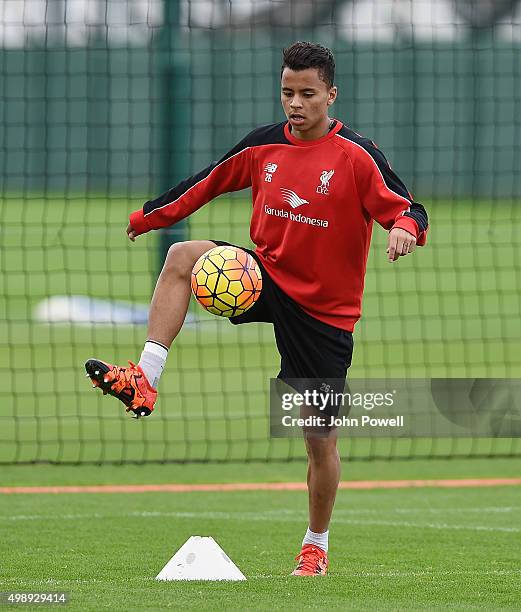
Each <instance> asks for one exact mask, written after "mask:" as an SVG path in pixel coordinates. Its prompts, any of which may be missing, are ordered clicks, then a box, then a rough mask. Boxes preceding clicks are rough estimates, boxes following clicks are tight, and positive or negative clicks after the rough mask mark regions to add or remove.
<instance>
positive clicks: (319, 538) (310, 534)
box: [302, 527, 329, 552]
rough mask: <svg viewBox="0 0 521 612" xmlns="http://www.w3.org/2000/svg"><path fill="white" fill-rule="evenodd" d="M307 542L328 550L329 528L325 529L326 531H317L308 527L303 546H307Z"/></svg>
mask: <svg viewBox="0 0 521 612" xmlns="http://www.w3.org/2000/svg"><path fill="white" fill-rule="evenodd" d="M306 544H313V545H314V546H318V548H321V549H322V550H324V551H325V552H327V548H328V546H329V529H328V530H327V531H324V533H315V532H314V531H311V530H310V528H309V527H308V530H307V531H306V535H305V536H304V539H303V540H302V546H305V545H306Z"/></svg>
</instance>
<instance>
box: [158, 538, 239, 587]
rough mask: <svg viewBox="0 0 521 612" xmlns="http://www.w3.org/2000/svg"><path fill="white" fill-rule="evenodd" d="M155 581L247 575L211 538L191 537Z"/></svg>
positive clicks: (231, 577)
mask: <svg viewBox="0 0 521 612" xmlns="http://www.w3.org/2000/svg"><path fill="white" fill-rule="evenodd" d="M156 580H246V576H245V575H244V574H243V573H242V572H241V570H240V569H239V568H238V567H237V566H236V565H235V563H234V562H233V561H232V560H231V559H230V558H229V557H228V555H227V554H226V553H225V552H224V550H223V549H222V548H221V547H220V546H219V544H217V542H216V541H215V540H214V539H213V538H206V537H203V536H192V537H190V538H188V540H187V541H186V542H185V543H184V544H183V545H182V546H181V548H180V549H179V550H178V551H177V552H176V554H175V555H174V556H173V557H172V558H171V559H170V561H169V562H168V563H167V564H166V565H165V567H164V568H163V569H162V570H161V571H160V572H159V574H158V575H157V576H156Z"/></svg>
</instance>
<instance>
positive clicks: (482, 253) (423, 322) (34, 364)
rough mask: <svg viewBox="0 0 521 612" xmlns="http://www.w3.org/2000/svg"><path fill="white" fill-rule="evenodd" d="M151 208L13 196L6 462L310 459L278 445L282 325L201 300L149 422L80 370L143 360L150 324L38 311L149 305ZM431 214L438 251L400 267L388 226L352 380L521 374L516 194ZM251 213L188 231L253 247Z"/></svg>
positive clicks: (9, 207) (8, 209)
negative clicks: (63, 297)
mask: <svg viewBox="0 0 521 612" xmlns="http://www.w3.org/2000/svg"><path fill="white" fill-rule="evenodd" d="M141 201H142V200H136V201H133V202H129V201H128V200H126V199H124V198H117V197H112V198H107V197H91V198H86V197H85V196H78V197H76V196H71V197H70V198H69V199H67V200H65V199H63V198H61V199H60V198H58V197H56V198H52V197H50V196H47V197H46V198H44V197H42V196H41V195H37V194H35V195H27V196H26V197H25V198H24V199H20V197H13V198H8V197H5V198H4V199H3V200H1V201H0V221H1V224H2V228H3V229H2V234H1V237H0V272H1V276H2V290H1V291H0V337H2V339H3V343H4V348H3V350H2V351H1V352H0V401H1V402H2V411H1V414H0V424H1V427H0V461H11V460H17V461H24V460H26V461H30V460H33V459H40V460H54V461H84V460H85V461H88V460H92V461H105V460H107V461H109V460H114V461H119V460H126V459H129V458H130V459H136V460H138V461H140V460H146V459H155V460H163V459H214V458H215V459H233V458H236V459H243V458H264V457H266V456H267V455H268V456H270V457H277V456H278V457H289V456H294V455H295V454H297V455H301V451H302V449H301V448H300V445H298V446H295V445H293V443H289V444H288V443H287V442H286V441H272V442H270V443H267V442H266V427H267V425H266V409H265V405H266V396H265V390H266V388H267V381H268V378H269V377H270V376H273V375H275V374H276V373H277V371H278V370H277V366H278V356H277V353H276V349H275V344H274V339H273V334H272V331H271V328H270V326H267V325H246V326H241V327H239V328H235V327H232V326H231V325H230V324H229V323H228V322H226V321H221V320H218V319H217V318H215V317H212V316H211V315H208V314H206V313H204V312H203V311H202V309H200V308H199V307H198V306H197V305H196V304H192V314H194V315H196V316H198V317H199V319H200V321H201V324H200V325H188V326H186V327H185V328H184V329H183V331H182V333H181V335H180V336H179V338H178V340H177V341H176V343H175V345H174V349H173V350H172V351H171V354H170V357H169V361H168V371H167V372H166V374H165V375H164V376H163V379H162V381H161V387H160V391H161V399H160V401H159V411H158V412H157V413H156V414H154V417H153V418H152V419H148V420H147V421H146V422H142V423H139V424H136V423H135V422H130V420H125V419H124V417H123V416H122V414H121V411H120V407H119V406H117V405H116V404H114V403H111V402H110V400H109V401H108V402H107V401H105V402H104V401H102V398H101V397H100V395H101V394H99V395H96V394H95V393H94V391H93V390H92V389H91V388H90V387H89V384H88V381H86V379H84V378H83V362H84V361H85V359H87V358H89V357H91V356H97V357H100V358H102V359H106V360H109V361H114V362H116V363H119V362H120V363H125V362H126V360H127V359H136V358H137V357H138V355H139V352H140V350H141V347H142V343H143V340H144V337H145V333H146V331H145V328H144V327H143V326H134V327H125V326H107V325H98V326H94V327H93V326H78V325H46V324H42V323H38V322H36V321H34V319H33V311H34V307H35V305H36V304H37V303H38V302H39V301H40V300H42V299H44V298H46V297H48V296H51V295H60V294H79V295H89V296H92V297H100V298H112V299H122V300H129V301H133V302H139V303H143V304H147V303H148V302H149V300H150V296H151V292H152V289H153V284H154V281H155V278H156V275H157V267H158V255H157V235H155V234H154V233H151V234H150V235H147V236H143V237H140V238H139V239H138V241H137V242H136V243H135V244H131V243H130V242H129V241H128V240H127V239H126V236H125V232H124V229H125V227H126V219H127V215H128V212H129V211H130V210H133V209H134V208H137V207H138V206H139V205H140V204H141ZM426 206H427V208H428V211H429V214H430V219H431V225H432V229H431V233H430V236H429V243H428V246H427V247H426V248H424V249H418V251H417V253H415V254H414V255H413V256H410V257H407V258H403V259H401V260H399V261H398V262H396V263H395V264H393V265H390V264H388V263H387V262H386V257H385V232H384V231H382V230H381V228H379V227H377V226H375V231H374V239H373V245H372V248H371V253H370V257H369V262H368V271H367V277H366V290H365V297H364V316H363V318H362V320H361V321H360V323H359V324H358V326H357V328H356V333H355V352H354V358H353V366H352V368H351V370H350V375H351V376H353V377H384V376H390V377H424V376H425V377H430V376H441V377H443V376H450V377H458V376H462V377H469V376H476V377H479V376H488V377H503V376H516V375H517V373H518V372H519V367H520V365H521V357H520V352H519V350H518V346H519V340H520V327H519V320H518V319H519V312H520V310H521V304H520V293H519V289H518V288H519V274H520V268H519V261H521V241H520V236H521V208H520V207H519V206H518V205H517V203H516V202H513V201H506V200H505V201H495V202H489V201H483V202H470V201H453V202H449V201H436V202H431V203H430V202H427V203H426ZM250 207H251V204H250V202H248V201H247V200H246V199H241V198H235V199H229V198H221V199H220V200H218V201H216V202H213V203H211V204H209V205H208V206H206V207H203V208H202V209H201V210H200V211H198V212H197V213H196V214H195V215H193V217H192V218H191V219H190V237H191V238H220V239H224V240H229V241H231V242H234V243H237V244H242V245H248V244H249V238H248V220H249V215H250ZM107 271H109V273H107ZM339 282H342V279H339ZM245 390H247V393H245ZM79 441H80V442H79ZM456 447H457V448H456ZM516 448H517V449H518V448H519V447H518V446H517V441H496V442H495V443H494V444H493V445H491V444H490V441H486V442H484V443H483V444H482V445H481V443H479V444H478V443H476V442H475V441H466V442H465V441H456V442H454V441H448V442H446V443H444V442H440V441H435V442H434V443H433V442H432V441H426V442H425V443H423V442H421V441H416V442H414V443H411V442H403V443H402V442H400V443H398V444H397V443H395V442H394V443H393V442H391V443H389V442H385V441H379V442H378V444H369V445H368V444H365V443H364V442H363V441H360V440H356V441H354V442H353V444H352V445H351V447H350V450H351V453H353V454H358V455H360V456H366V455H367V453H372V454H376V455H381V456H386V455H397V454H398V455H399V454H401V455H405V456H411V455H416V454H439V455H442V456H443V455H446V454H451V453H452V454H455V453H456V451H457V450H458V449H459V450H460V452H461V454H466V453H467V452H491V453H492V454H494V453H505V454H508V453H511V452H512V451H513V449H516Z"/></svg>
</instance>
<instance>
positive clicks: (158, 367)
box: [138, 340, 168, 389]
mask: <svg viewBox="0 0 521 612" xmlns="http://www.w3.org/2000/svg"><path fill="white" fill-rule="evenodd" d="M167 356H168V349H167V348H166V346H163V345H162V344H159V342H154V341H153V340H147V341H146V342H145V347H144V348H143V352H142V353H141V357H140V358H139V363H138V365H139V367H140V368H141V369H142V370H143V372H144V374H145V376H146V378H147V380H148V382H149V383H150V384H151V385H152V387H154V389H157V384H158V382H159V378H160V377H161V374H162V372H163V368H164V367H165V363H166V358H167Z"/></svg>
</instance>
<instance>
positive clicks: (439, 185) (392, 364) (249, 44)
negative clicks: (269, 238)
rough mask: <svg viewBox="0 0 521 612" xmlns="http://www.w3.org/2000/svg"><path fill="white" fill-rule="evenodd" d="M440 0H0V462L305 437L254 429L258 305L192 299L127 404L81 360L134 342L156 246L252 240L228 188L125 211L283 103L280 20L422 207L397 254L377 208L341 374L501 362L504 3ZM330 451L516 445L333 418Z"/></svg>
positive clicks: (519, 87) (244, 203) (509, 343)
mask: <svg viewBox="0 0 521 612" xmlns="http://www.w3.org/2000/svg"><path fill="white" fill-rule="evenodd" d="M445 4H446V6H445V9H444V10H443V11H442V10H441V8H440V6H439V3H435V2H428V1H422V0H417V1H413V2H410V3H403V2H393V1H391V0H389V1H388V2H372V1H366V0H364V1H360V2H327V1H325V0H324V1H321V2H314V3H306V2H302V3H300V2H293V1H287V2H272V1H269V0H266V1H265V2H261V3H254V2H238V1H237V2H234V1H232V2H226V3H224V2H220V1H218V0H207V1H204V2H203V1H202V0H193V1H191V2H179V3H178V2H171V3H166V4H164V5H163V3H161V2H159V1H154V0H148V1H147V0H142V1H134V2H132V1H130V0H129V1H122V0H121V1H120V0H112V1H108V0H98V2H86V1H85V2H80V1H77V2H71V1H69V2H67V1H64V2H52V3H51V2H44V1H43V0H42V1H41V2H36V1H35V2H29V0H26V1H25V2H24V1H23V0H19V1H17V2H6V3H4V4H3V6H2V8H1V9H0V20H1V23H0V47H1V48H0V70H1V78H0V100H1V104H0V113H1V121H0V133H1V136H0V167H1V177H2V178H1V194H0V198H1V199H0V228H1V229H0V278H1V281H0V282H1V285H0V319H1V320H0V338H1V342H2V350H1V353H0V462H2V463H12V462H33V461H52V462H72V463H75V462H109V461H110V462H127V461H136V462H146V461H231V460H236V461H252V460H289V459H295V458H303V457H304V447H303V444H302V442H301V441H299V440H274V439H270V438H269V434H268V421H267V413H268V399H267V398H268V395H267V392H268V382H269V378H270V377H271V376H274V375H276V373H277V371H278V354H277V352H276V348H275V344H274V338H273V331H272V329H271V327H270V326H268V325H262V324H252V325H247V326H242V327H239V328H236V327H234V326H231V325H230V324H229V323H228V322H227V321H222V320H219V319H217V318H215V317H212V316H210V315H207V314H206V313H204V312H203V311H202V310H201V309H200V308H199V307H197V306H196V305H195V304H193V305H192V306H191V309H190V311H189V315H188V318H187V322H186V325H185V327H184V329H183V331H182V333H181V335H180V336H179V337H178V339H177V340H176V342H175V344H174V348H173V349H172V351H171V353H170V356H169V360H168V364H167V368H168V371H167V372H166V373H165V375H164V376H163V378H162V381H161V387H160V392H161V393H160V401H159V409H158V410H157V412H155V413H154V415H153V416H152V417H151V418H149V419H142V420H140V421H134V420H130V419H128V418H126V417H125V415H124V414H123V410H122V409H121V406H119V405H117V402H114V401H110V400H108V399H106V398H105V401H104V400H102V398H101V397H99V396H98V395H97V394H95V393H94V392H93V391H92V389H91V388H90V385H89V384H88V381H86V379H85V378H83V362H84V361H85V359H87V358H89V357H91V356H96V357H100V358H102V359H106V360H108V361H110V362H113V363H122V364H124V363H125V362H126V360H127V359H132V360H135V359H136V358H137V357H138V355H139V352H140V351H141V347H142V343H143V341H144V339H145V337H146V325H145V323H146V315H147V305H148V302H149V300H150V297H151V293H152V290H153V286H154V283H155V279H156V276H157V273H158V270H159V266H160V263H161V258H162V256H163V252H164V247H165V244H168V243H169V242H171V241H172V240H180V239H203V238H216V239H220V240H227V241H230V242H233V243H235V244H242V245H244V246H250V241H249V231H248V228H249V215H250V206H251V205H250V201H249V197H250V196H249V193H247V192H244V193H239V194H235V195H234V196H233V197H232V196H223V197H221V198H219V199H218V200H216V201H214V202H212V203H210V204H208V205H207V206H205V207H203V208H202V209H201V210H200V211H199V212H197V213H196V214H195V215H194V216H193V217H191V218H190V219H189V220H188V222H187V223H186V224H184V225H182V226H181V227H176V228H173V232H171V233H170V234H165V235H163V236H160V235H158V234H157V233H151V234H148V235H147V236H145V237H142V238H141V239H139V240H138V241H137V242H136V243H135V244H130V243H128V241H127V239H126V236H125V227H126V223H127V218H128V213H129V212H131V211H132V210H134V209H136V208H138V207H140V206H141V205H142V203H143V201H145V200H146V199H148V198H150V197H151V196H154V195H157V194H158V193H160V192H161V191H163V190H164V189H166V188H167V187H169V186H172V185H173V184H175V183H176V182H177V181H178V180H180V179H181V178H183V177H184V176H186V175H188V174H191V173H193V172H195V171H197V170H199V169H201V168H202V167H205V166H206V165H208V163H209V162H210V161H211V160H213V159H217V158H218V157H220V156H221V155H222V154H223V153H224V152H226V151H227V150H228V149H229V148H231V146H233V144H235V143H236V142H237V141H238V140H239V139H240V138H242V137H243V136H244V135H245V134H246V133H247V132H248V131H250V130H251V129H253V128H254V127H255V126H257V125H261V124H265V123H271V122H276V121H282V120H283V119H284V116H283V113H282V109H281V107H280V101H279V98H280V94H279V89H280V83H279V70H280V62H281V50H282V48H283V47H285V46H288V45H289V44H290V43H291V42H293V41H294V40H298V39H300V40H312V41H315V42H320V43H322V44H325V45H327V46H329V47H331V48H332V50H333V51H334V53H335V58H336V63H337V76H336V81H337V85H338V88H339V97H338V101H337V102H336V103H335V106H334V112H333V115H334V116H335V117H337V118H338V119H341V120H342V121H344V122H345V123H347V124H348V125H349V126H351V127H353V128H354V129H355V130H357V131H358V132H361V133H362V134H364V135H366V136H368V137H370V138H371V139H373V140H374V141H376V142H377V143H378V144H379V146H380V147H381V148H382V149H383V151H384V152H385V153H386V155H387V157H388V158H389V160H390V161H391V164H392V166H393V168H394V169H395V170H396V171H397V172H398V174H399V175H400V176H401V177H402V178H403V179H404V180H405V182H406V183H407V185H408V186H409V188H410V189H411V190H412V192H413V193H414V195H415V197H416V199H417V200H418V201H420V202H422V203H424V204H425V206H426V208H427V209H428V211H429V215H430V220H431V226H432V231H431V234H430V241H429V245H428V247H427V248H425V249H423V250H422V251H421V252H418V253H417V254H416V256H414V257H411V258H405V259H404V260H402V261H400V262H399V265H397V266H388V265H387V264H386V261H385V240H386V235H385V232H384V231H383V230H381V229H379V228H377V229H376V230H375V235H374V238H373V245H372V248H371V253H370V257H369V262H368V270H367V277H366V289H365V296H364V316H363V318H362V320H361V321H360V323H359V324H358V326H357V328H356V333H355V352H354V359H353V366H352V368H351V370H350V376H352V377H366V378H377V377H380V378H381V377H390V378H393V377H396V378H421V377H424V378H429V377H495V378H503V377H516V376H518V373H519V371H520V366H521V357H520V354H521V353H520V351H519V344H520V340H521V325H520V323H519V312H520V310H521V308H520V306H521V305H520V291H519V288H520V263H519V262H520V261H521V238H520V236H521V206H520V200H519V198H520V196H521V155H520V147H521V145H520V143H521V120H520V117H521V78H520V77H521V65H520V63H519V61H518V57H519V54H520V52H521V8H520V7H519V6H518V4H517V3H515V2H514V3H513V2H510V3H507V2H503V3H497V7H496V9H495V10H492V9H490V10H489V11H488V12H487V10H488V9H487V6H488V5H487V6H485V5H486V4H487V3H483V5H484V6H483V7H482V10H481V12H480V9H478V7H475V8H473V9H472V10H470V9H469V6H468V4H469V3H464V2H456V1H455V2H453V3H445ZM474 4H476V5H478V4H479V3H474ZM449 9H450V10H449ZM100 395H101V394H100ZM341 452H342V453H343V454H344V456H349V457H351V458H364V459H368V458H369V459H370V458H377V457H380V458H389V459H392V458H415V457H438V456H443V457H461V456H465V457H467V456H469V457H472V456H491V457H493V456H512V455H519V454H521V444H520V443H519V440H518V439H513V438H512V439H510V438H509V439H472V438H467V439H447V438H444V439H434V438H432V439H427V438H422V439H401V440H398V439H381V438H379V439H353V440H342V442H341Z"/></svg>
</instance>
